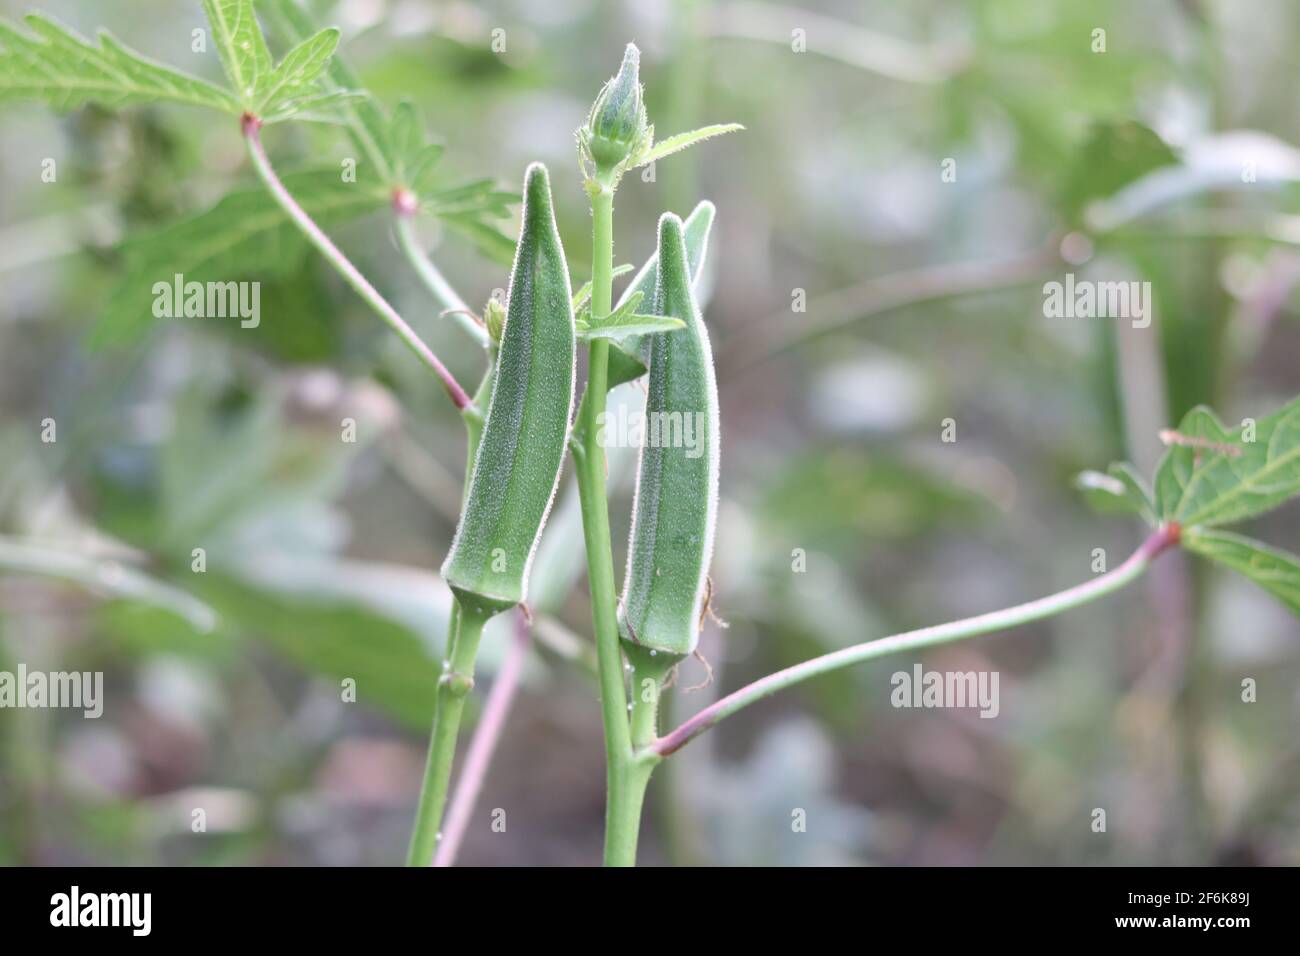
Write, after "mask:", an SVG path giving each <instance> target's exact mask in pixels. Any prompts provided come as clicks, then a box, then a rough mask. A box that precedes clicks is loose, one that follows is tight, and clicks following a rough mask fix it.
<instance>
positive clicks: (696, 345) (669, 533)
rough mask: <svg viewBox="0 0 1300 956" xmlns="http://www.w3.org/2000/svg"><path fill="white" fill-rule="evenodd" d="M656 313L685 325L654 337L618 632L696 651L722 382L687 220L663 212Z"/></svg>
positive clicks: (680, 651) (658, 646) (712, 518)
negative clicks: (698, 296) (695, 285)
mask: <svg viewBox="0 0 1300 956" xmlns="http://www.w3.org/2000/svg"><path fill="white" fill-rule="evenodd" d="M655 275H656V278H655V294H654V308H653V313H654V314H655V315H663V316H672V317H673V318H678V319H681V320H682V321H683V322H685V323H686V326H685V328H683V329H680V330H678V331H673V332H664V333H659V334H655V335H651V336H648V337H647V338H648V359H649V367H650V373H649V380H648V386H647V398H646V422H645V429H644V440H643V442H642V448H641V462H640V467H639V469H638V472H637V485H636V497H635V500H634V503H633V507H632V534H631V540H630V543H629V546H628V562H627V574H626V575H625V577H624V580H623V599H622V602H621V608H620V611H619V630H620V633H621V635H622V637H623V639H624V640H625V641H626V642H628V643H629V644H630V645H633V646H637V647H640V648H649V649H650V650H651V651H652V652H656V653H660V652H662V653H665V654H667V655H670V656H684V655H686V654H689V653H691V652H692V651H693V650H695V645H696V642H697V641H698V639H699V631H700V617H701V614H702V613H703V611H704V601H705V591H706V586H707V582H708V572H709V561H710V560H711V558H712V556H713V533H714V525H715V524H716V521H717V509H718V437H719V436H718V387H717V381H716V379H715V377H714V371H713V354H712V351H711V350H710V347H709V335H708V332H707V330H706V329H705V327H704V321H703V319H702V318H701V316H700V310H699V308H698V306H697V305H696V302H695V295H694V292H693V290H692V287H691V269H690V263H689V261H688V259H687V250H686V238H685V234H684V228H683V224H682V221H681V220H680V219H678V218H677V217H676V216H674V215H672V214H671V213H666V214H665V215H664V216H663V218H661V219H660V220H659V251H658V262H657V266H656V270H655Z"/></svg>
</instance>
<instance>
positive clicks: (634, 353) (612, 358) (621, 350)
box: [608, 199, 715, 388]
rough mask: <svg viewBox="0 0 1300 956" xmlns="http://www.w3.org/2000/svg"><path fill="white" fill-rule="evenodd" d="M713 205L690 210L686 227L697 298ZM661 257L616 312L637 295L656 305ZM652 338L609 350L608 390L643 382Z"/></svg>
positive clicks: (632, 340) (641, 273)
mask: <svg viewBox="0 0 1300 956" xmlns="http://www.w3.org/2000/svg"><path fill="white" fill-rule="evenodd" d="M714 212H715V209H714V205H713V203H711V202H709V201H708V200H707V199H706V200H704V201H703V202H700V203H699V204H698V205H696V207H695V208H694V209H693V210H691V214H690V215H689V216H687V217H686V221H685V223H684V224H683V225H684V229H683V232H684V233H685V236H686V262H687V264H688V265H689V266H690V274H691V288H692V290H694V291H695V292H696V293H697V295H698V292H699V289H698V283H699V281H700V275H701V274H702V273H703V271H704V262H705V259H706V257H707V255H708V250H709V231H710V230H711V229H712V228H713V214H714ZM658 262H659V254H658V253H655V254H654V255H652V256H651V257H650V258H649V259H647V260H646V263H645V265H643V266H642V267H641V271H639V272H638V273H637V274H636V275H635V276H634V277H633V279H632V281H631V282H629V283H628V286H627V289H625V290H624V292H623V294H622V296H620V297H619V300H618V302H617V303H615V305H614V309H615V311H617V310H618V309H619V307H621V306H622V305H623V304H624V303H625V302H628V301H629V300H631V298H632V297H633V296H635V295H636V294H637V293H638V292H640V293H641V294H642V296H643V299H642V301H643V302H644V303H645V305H646V307H647V308H649V307H651V306H652V305H653V304H654V292H655V277H656V275H657V273H658ZM649 343H650V337H649V336H644V335H633V336H629V337H628V338H626V339H624V340H623V341H621V342H619V343H617V348H612V349H610V350H609V383H608V384H609V387H610V388H614V387H615V386H618V385H622V384H623V383H624V382H631V381H634V380H635V379H638V378H640V377H641V376H642V375H644V374H645V373H646V366H647V364H648V360H649Z"/></svg>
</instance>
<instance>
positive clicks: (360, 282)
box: [240, 113, 471, 411]
mask: <svg viewBox="0 0 1300 956" xmlns="http://www.w3.org/2000/svg"><path fill="white" fill-rule="evenodd" d="M240 125H241V127H242V129H243V133H244V141H245V143H247V145H248V154H249V156H250V157H252V160H253V166H254V167H255V168H256V169H257V174H258V175H259V176H261V177H262V182H263V183H265V184H266V188H267V190H269V191H270V193H271V196H272V197H273V198H274V199H275V201H276V202H277V203H278V204H279V205H280V208H281V209H283V210H284V211H285V213H287V214H288V216H289V218H290V219H292V220H293V222H294V224H295V225H296V226H297V227H298V228H299V229H300V230H302V233H303V235H304V236H306V237H307V240H308V241H309V242H310V243H311V244H312V245H313V246H315V247H316V249H317V251H319V252H320V254H321V255H323V256H324V257H325V258H326V259H327V260H328V261H329V263H330V264H331V265H332V266H334V268H335V269H336V270H337V271H338V273H339V275H341V276H342V277H343V279H344V281H346V282H347V284H348V285H350V286H352V288H353V289H354V290H355V291H356V293H357V295H359V296H361V298H363V299H365V300H366V303H367V304H368V305H369V306H370V307H371V308H372V309H374V310H375V312H376V313H378V314H379V317H380V318H381V319H383V320H384V321H385V322H387V323H388V326H389V327H390V328H391V329H392V330H393V331H394V332H396V333H397V334H398V336H400V337H401V339H402V341H403V342H405V343H406V345H407V346H408V347H409V348H410V350H411V351H412V352H414V353H415V354H416V356H417V357H418V358H419V359H420V361H422V362H423V363H424V364H425V365H427V366H428V367H429V368H431V369H432V370H433V371H434V373H435V374H436V375H437V376H438V378H440V379H441V380H442V384H443V387H445V388H446V389H447V394H448V395H450V396H451V400H452V403H453V404H454V405H455V406H456V407H457V408H458V409H461V410H462V411H463V410H464V409H466V408H468V407H469V406H470V404H471V402H470V399H469V396H468V395H467V394H465V390H464V389H463V388H461V387H460V383H459V382H457V381H456V379H455V377H454V376H453V375H452V374H451V372H450V371H448V369H447V367H446V366H445V365H443V364H442V362H440V361H439V360H438V356H436V355H434V354H433V351H432V350H431V349H430V348H429V346H427V345H426V344H425V343H424V341H423V340H422V339H421V338H420V337H419V336H418V335H416V334H415V330H414V329H412V328H411V327H410V326H409V325H407V324H406V321H405V320H404V319H403V318H402V317H401V316H400V315H398V314H397V310H396V309H394V308H393V307H392V306H391V305H389V303H388V300H387V299H385V298H384V297H383V296H382V295H380V294H379V290H377V289H376V288H375V287H374V286H373V285H371V284H370V280H368V279H367V278H366V277H365V276H363V275H362V274H361V271H360V270H359V269H357V267H356V266H355V265H353V264H352V261H351V260H350V259H348V257H347V256H345V255H344V254H343V252H342V250H340V249H339V247H338V246H336V245H335V244H334V241H333V240H332V239H330V237H329V236H327V235H325V232H324V230H322V229H321V227H320V226H318V225H317V224H316V221H315V220H314V219H312V218H311V216H309V215H308V214H307V211H306V210H305V209H303V208H302V206H300V205H299V204H298V201H297V200H296V199H294V198H293V196H292V195H290V193H289V190H288V189H286V188H285V186H284V183H283V182H281V181H280V177H279V176H278V175H276V172H275V169H274V168H273V167H272V166H271V160H270V158H269V157H268V156H267V155H266V149H265V148H264V147H263V146H262V138H261V134H260V130H261V125H262V123H261V120H259V119H258V118H257V117H256V116H253V115H252V114H251V113H245V114H244V117H243V119H242V120H241V123H240Z"/></svg>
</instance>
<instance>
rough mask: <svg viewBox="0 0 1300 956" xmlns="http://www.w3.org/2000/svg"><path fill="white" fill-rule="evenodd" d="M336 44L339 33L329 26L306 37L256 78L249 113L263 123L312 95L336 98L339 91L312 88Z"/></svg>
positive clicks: (327, 62)
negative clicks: (253, 99)
mask: <svg viewBox="0 0 1300 956" xmlns="http://www.w3.org/2000/svg"><path fill="white" fill-rule="evenodd" d="M250 6H251V5H250ZM258 32H259V34H260V32H261V31H260V30H259V31H258ZM263 42H265V41H263ZM338 45H339V31H338V30H336V29H334V28H332V27H331V28H329V29H326V30H321V31H320V32H319V33H317V34H315V35H314V36H310V37H308V38H307V39H305V40H303V41H302V42H301V43H299V44H298V45H297V46H295V47H294V48H293V49H292V50H290V51H289V52H288V53H286V54H285V55H284V59H283V60H281V61H280V65H279V66H277V67H276V68H275V69H274V70H272V71H270V72H269V73H267V74H265V75H263V76H262V77H260V78H259V80H258V84H257V89H256V91H255V93H254V96H255V97H256V104H255V106H254V109H253V112H254V113H255V114H256V115H257V116H260V117H262V118H263V119H264V120H265V119H266V117H267V116H268V115H269V114H273V113H276V112H283V111H285V110H286V108H287V106H288V104H291V103H293V102H295V101H302V100H303V99H305V98H308V99H309V98H311V97H312V95H313V94H317V95H331V96H338V95H340V92H341V91H337V90H332V91H321V90H319V89H317V88H316V81H317V80H319V79H320V78H321V75H322V74H323V73H324V71H325V67H326V66H327V65H328V64H329V60H330V57H332V56H333V55H334V50H335V49H336V48H337V47H338ZM343 95H346V94H343Z"/></svg>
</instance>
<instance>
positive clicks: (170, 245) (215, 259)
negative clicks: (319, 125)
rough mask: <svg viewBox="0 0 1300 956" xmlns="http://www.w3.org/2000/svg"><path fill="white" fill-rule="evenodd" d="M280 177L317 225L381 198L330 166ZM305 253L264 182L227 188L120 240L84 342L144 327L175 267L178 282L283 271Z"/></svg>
mask: <svg viewBox="0 0 1300 956" xmlns="http://www.w3.org/2000/svg"><path fill="white" fill-rule="evenodd" d="M284 182H285V186H286V187H287V188H288V190H289V192H291V193H292V194H293V196H294V198H296V199H297V200H298V202H299V203H300V204H301V205H302V207H303V208H304V209H306V210H307V212H308V213H309V214H310V215H311V216H312V218H313V219H315V220H316V221H317V222H318V223H320V224H321V225H322V226H329V225H336V224H338V223H340V222H344V221H346V220H349V219H353V218H356V217H358V216H361V215H364V214H365V213H368V212H371V211H374V210H376V209H380V208H382V207H383V206H385V205H386V203H387V193H386V192H385V191H384V190H383V188H382V187H379V186H376V185H375V184H373V183H369V184H365V183H362V182H360V181H358V182H355V183H345V182H342V181H341V179H340V177H339V174H338V170H336V169H328V170H313V171H305V172H299V173H291V174H289V175H286V176H285V177H284ZM306 252H307V242H306V239H304V238H303V235H302V233H301V232H300V231H299V230H298V229H297V228H296V227H295V226H294V225H293V223H292V222H290V220H289V219H288V218H287V217H286V216H285V214H284V211H283V210H282V209H281V208H280V207H279V205H277V204H276V202H275V200H274V199H272V198H271V196H270V195H269V194H268V193H267V192H266V190H265V189H262V188H261V187H257V188H253V189H245V190H239V191H237V192H233V193H230V194H229V195H227V196H226V197H225V198H224V199H222V200H221V201H220V202H219V203H217V204H216V205H215V206H213V207H212V208H211V209H209V210H207V211H206V212H203V213H200V214H199V215H197V216H194V217H192V218H190V219H186V220H183V221H181V222H178V223H174V224H172V225H169V226H165V227H163V228H162V229H159V230H157V231H155V232H151V233H148V234H145V235H141V236H136V237H131V238H129V239H127V240H126V242H124V243H123V245H122V253H123V258H124V260H125V261H124V268H123V269H122V278H121V279H120V280H119V281H118V284H117V286H116V287H115V288H114V289H113V291H112V292H111V293H110V295H109V300H108V305H107V307H106V309H105V312H104V315H103V317H102V318H101V320H100V322H99V324H98V325H97V326H96V328H95V330H94V331H93V333H92V334H91V338H90V343H91V345H92V346H104V345H116V344H124V343H127V342H130V341H132V340H133V339H135V338H136V337H137V336H138V335H139V334H140V333H141V332H143V330H144V329H145V328H147V327H148V325H149V323H150V322H151V321H153V320H154V312H153V307H154V302H155V299H156V296H155V292H154V286H155V284H156V283H158V282H172V281H173V278H174V276H176V275H178V274H179V275H182V276H183V277H184V281H185V282H207V281H220V282H229V281H236V280H239V279H241V278H245V277H248V276H251V275H258V276H273V275H288V274H291V273H293V272H295V271H296V270H297V269H299V268H300V267H301V265H302V262H303V260H304V256H305V254H306ZM182 321H206V320H199V319H190V320H182ZM222 321H224V320H222Z"/></svg>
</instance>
